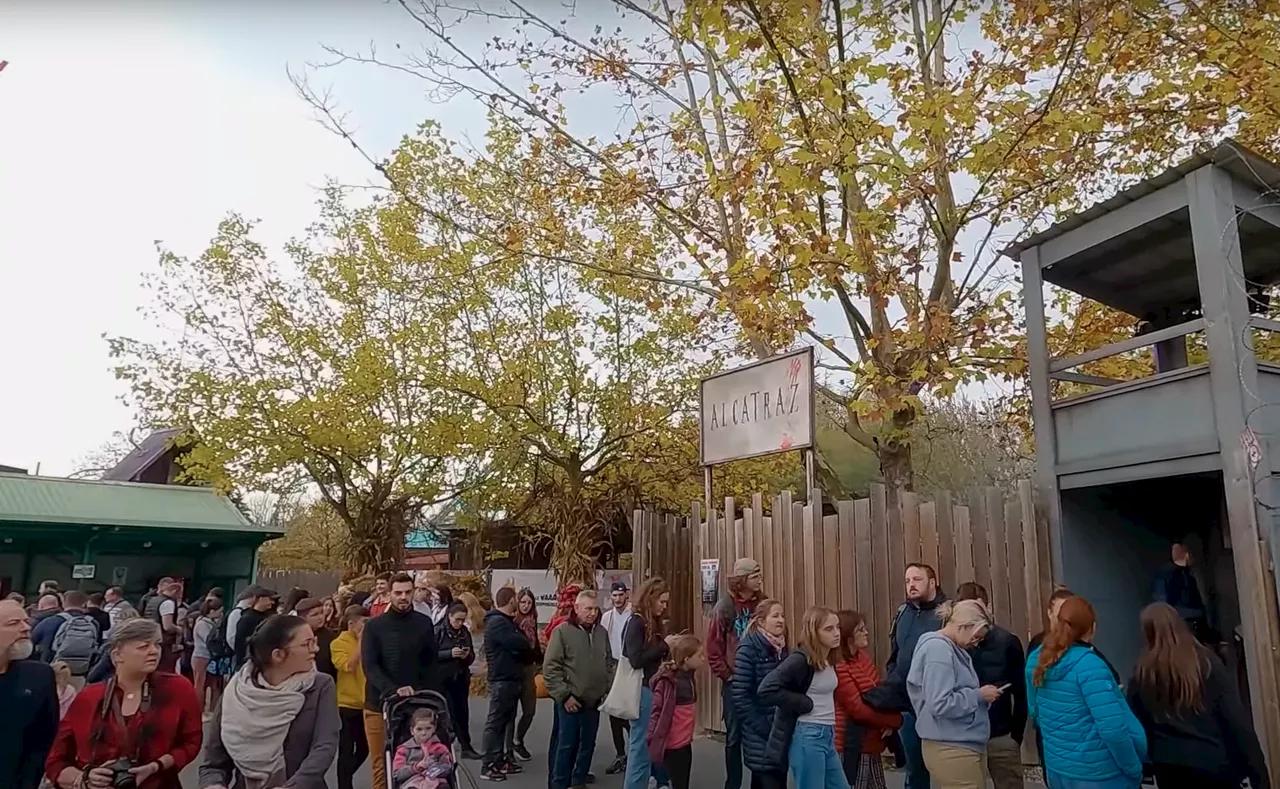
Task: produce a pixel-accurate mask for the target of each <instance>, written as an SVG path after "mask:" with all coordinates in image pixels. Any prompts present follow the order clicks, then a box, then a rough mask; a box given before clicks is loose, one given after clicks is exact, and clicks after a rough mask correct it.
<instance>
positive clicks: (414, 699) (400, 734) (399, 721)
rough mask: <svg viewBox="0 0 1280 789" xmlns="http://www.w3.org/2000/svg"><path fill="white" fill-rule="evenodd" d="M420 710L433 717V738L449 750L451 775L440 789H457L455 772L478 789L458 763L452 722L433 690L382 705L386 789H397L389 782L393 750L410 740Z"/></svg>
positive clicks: (444, 780) (422, 691)
mask: <svg viewBox="0 0 1280 789" xmlns="http://www.w3.org/2000/svg"><path fill="white" fill-rule="evenodd" d="M420 709H429V710H431V711H432V712H434V713H435V716H436V737H437V738H439V740H440V742H442V743H444V745H445V746H447V747H448V748H449V752H450V754H452V756H453V765H454V767H453V771H452V772H451V773H450V774H449V775H448V776H447V777H445V778H442V779H441V782H440V789H459V784H458V773H459V772H461V773H463V774H465V775H466V777H467V785H468V786H469V787H470V789H478V786H477V784H476V781H475V779H474V778H473V777H472V776H471V774H470V773H469V772H468V771H467V768H466V766H465V765H464V764H463V762H462V755H461V750H460V748H459V746H458V738H457V737H456V736H455V735H454V733H453V719H452V718H451V717H449V705H448V704H447V703H446V702H445V700H444V696H441V695H440V694H439V693H437V692H435V691H434V690H420V691H418V692H416V693H414V694H413V695H412V696H395V695H393V696H390V697H388V698H387V699H385V700H384V701H383V702H382V723H383V725H384V726H385V727H386V732H387V743H386V747H385V748H384V749H383V754H382V758H383V761H384V762H385V763H386V770H387V784H388V786H390V787H391V789H398V787H397V785H396V782H395V780H394V779H393V778H392V775H393V774H394V771H393V769H392V764H393V763H394V761H395V756H396V748H398V747H399V746H400V744H401V743H403V742H405V741H407V740H409V739H410V738H411V737H412V728H413V724H412V721H413V714H414V713H415V712H417V711H418V710H420Z"/></svg>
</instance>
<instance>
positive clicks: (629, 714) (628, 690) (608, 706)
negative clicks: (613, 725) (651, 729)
mask: <svg viewBox="0 0 1280 789" xmlns="http://www.w3.org/2000/svg"><path fill="white" fill-rule="evenodd" d="M643 684H644V674H643V673H642V672H641V671H640V670H639V669H636V668H632V667H631V661H630V660H627V659H625V658H624V659H622V660H619V661H618V668H617V669H616V670H615V671H614V672H613V685H612V686H611V687H610V688H609V695H608V696H605V699H604V704H601V705H600V711H601V712H603V713H604V714H605V715H609V716H610V717H614V718H621V719H622V720H624V721H633V720H635V719H637V718H639V717H640V686H641V685H643Z"/></svg>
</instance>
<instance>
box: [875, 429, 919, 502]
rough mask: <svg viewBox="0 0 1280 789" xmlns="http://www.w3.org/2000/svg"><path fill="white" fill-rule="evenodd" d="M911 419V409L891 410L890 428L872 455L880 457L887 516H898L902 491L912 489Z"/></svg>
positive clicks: (913, 481)
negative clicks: (892, 412) (892, 411)
mask: <svg viewBox="0 0 1280 789" xmlns="http://www.w3.org/2000/svg"><path fill="white" fill-rule="evenodd" d="M915 421H916V412H915V409H912V408H903V409H899V410H897V411H895V412H894V414H893V419H892V425H893V427H892V429H891V430H889V431H887V433H886V434H885V435H884V436H883V437H882V438H880V439H879V442H878V449H877V452H876V456H877V457H878V459H879V460H880V474H881V476H882V477H884V486H885V504H886V508H887V509H888V513H889V517H890V518H895V517H900V516H899V514H898V512H899V509H898V508H899V502H900V501H901V499H902V492H903V491H910V490H914V489H915V467H914V465H913V464H912V460H911V435H910V431H911V427H912V426H913V425H914V424H915Z"/></svg>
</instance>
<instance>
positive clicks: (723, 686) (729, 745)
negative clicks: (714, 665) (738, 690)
mask: <svg viewBox="0 0 1280 789" xmlns="http://www.w3.org/2000/svg"><path fill="white" fill-rule="evenodd" d="M720 703H721V704H722V705H723V707H724V789H742V723H741V722H740V721H739V720H738V713H737V712H736V711H735V710H734V708H733V691H732V688H731V687H730V685H729V683H728V682H721V683H720Z"/></svg>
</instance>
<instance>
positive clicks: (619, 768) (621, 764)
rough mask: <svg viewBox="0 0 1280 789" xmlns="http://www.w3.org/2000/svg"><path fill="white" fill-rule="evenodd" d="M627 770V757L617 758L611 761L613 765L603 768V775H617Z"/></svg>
mask: <svg viewBox="0 0 1280 789" xmlns="http://www.w3.org/2000/svg"><path fill="white" fill-rule="evenodd" d="M626 769H627V757H625V756H619V757H618V758H616V759H614V760H613V764H611V765H609V766H608V767H606V768H604V774H605V775H617V774H618V773H620V772H623V771H624V770H626Z"/></svg>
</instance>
